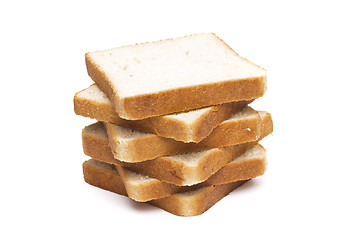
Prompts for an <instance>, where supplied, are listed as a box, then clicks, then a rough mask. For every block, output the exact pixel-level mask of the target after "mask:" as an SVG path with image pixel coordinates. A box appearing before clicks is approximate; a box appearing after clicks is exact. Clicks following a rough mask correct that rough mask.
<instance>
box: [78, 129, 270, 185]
mask: <svg viewBox="0 0 360 240" xmlns="http://www.w3.org/2000/svg"><path fill="white" fill-rule="evenodd" d="M97 124H99V123H97ZM264 131H266V132H269V130H266V129H264ZM267 134H269V133H267ZM265 136H266V135H263V136H262V137H265ZM82 140H83V149H84V153H85V154H86V155H88V156H90V157H92V158H94V159H97V160H99V161H103V162H107V163H111V164H117V165H121V166H123V167H126V168H128V169H131V170H133V171H135V172H139V173H142V174H144V175H148V176H151V177H154V178H157V179H159V180H162V181H165V182H168V183H172V184H175V185H179V186H181V185H183V184H184V180H185V177H184V174H185V173H186V171H185V169H186V166H185V165H184V164H183V163H181V162H180V161H174V160H172V159H171V158H169V157H159V158H156V159H152V160H148V161H143V162H138V163H125V162H121V161H119V160H117V159H115V158H114V157H113V155H112V152H111V149H110V146H109V141H108V140H107V138H106V137H105V138H101V137H98V136H96V135H91V134H87V133H86V131H83V134H82ZM256 143H257V142H249V143H244V144H240V145H235V146H230V147H226V148H223V149H220V150H219V151H217V157H218V159H219V162H220V163H221V164H222V166H224V165H225V164H226V163H228V162H230V161H231V160H232V159H234V158H235V157H236V156H238V155H240V154H242V153H244V152H245V151H246V150H247V149H249V148H251V147H253V146H255V145H256ZM223 154H226V155H223ZM213 160H216V157H215V158H214V157H211V156H210V157H206V158H203V159H202V162H201V164H202V166H206V165H208V164H209V161H213ZM209 166H211V165H209ZM219 166H220V165H219V164H218V165H217V166H216V168H210V169H209V168H207V169H206V168H205V169H204V170H203V169H200V171H199V172H198V173H197V174H198V175H199V176H201V178H202V180H203V181H204V180H206V179H207V178H209V177H210V176H211V174H212V173H214V172H216V171H217V170H218V169H219ZM208 170H211V171H208ZM202 171H203V172H202Z"/></svg>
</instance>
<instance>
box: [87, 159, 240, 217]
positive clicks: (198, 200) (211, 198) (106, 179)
mask: <svg viewBox="0 0 360 240" xmlns="http://www.w3.org/2000/svg"><path fill="white" fill-rule="evenodd" d="M83 173H84V180H85V182H87V183H88V184H90V185H93V186H95V187H99V188H102V189H104V190H108V191H111V192H114V193H118V194H121V195H125V196H127V192H126V189H125V186H124V184H123V182H122V179H121V177H120V176H119V174H118V173H117V171H116V169H115V168H114V167H113V166H112V165H110V164H107V163H102V162H98V161H96V160H94V159H91V160H88V161H86V162H84V163H83ZM245 182H246V181H238V182H232V183H227V184H222V185H216V186H209V187H203V188H200V189H197V190H194V191H188V192H183V193H177V194H174V195H171V196H169V197H165V198H161V199H155V200H152V201H149V202H147V203H149V204H151V205H154V206H157V207H159V208H162V209H164V210H165V211H168V212H170V213H172V214H175V215H178V216H196V215H200V214H202V213H204V212H205V211H207V210H208V209H209V208H211V207H212V206H213V205H214V204H215V203H216V202H218V201H219V200H221V199H222V198H223V197H225V196H226V195H227V194H229V193H230V192H231V191H232V190H234V189H235V188H237V187H239V186H240V185H242V184H244V183H245ZM138 204H142V203H138Z"/></svg>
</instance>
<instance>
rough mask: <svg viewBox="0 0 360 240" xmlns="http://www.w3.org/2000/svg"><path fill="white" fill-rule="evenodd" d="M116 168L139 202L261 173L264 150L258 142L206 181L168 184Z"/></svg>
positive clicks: (133, 197) (262, 172) (264, 159)
mask: <svg viewBox="0 0 360 240" xmlns="http://www.w3.org/2000/svg"><path fill="white" fill-rule="evenodd" d="M115 168H116V169H117V171H118V173H119V175H120V176H121V179H122V181H123V183H124V185H125V188H126V192H127V194H128V196H129V197H130V198H132V199H134V200H135V201H138V202H147V201H150V200H153V199H159V198H164V197H167V196H170V195H172V194H175V193H180V192H186V191H191V190H195V189H199V188H201V187H207V186H212V185H221V184H225V183H230V182H236V181H240V180H247V179H251V178H256V177H258V176H261V175H263V174H264V172H265V169H266V151H265V149H264V148H263V147H262V146H261V145H260V144H257V145H256V146H255V147H253V148H250V149H248V150H247V151H246V152H245V153H244V154H242V155H240V156H239V157H237V158H235V159H234V160H232V161H231V162H229V163H228V164H226V165H225V166H224V167H222V168H221V169H220V170H219V171H217V172H216V173H215V174H214V175H212V176H211V177H210V178H208V179H207V180H206V181H204V182H201V183H198V184H195V185H192V186H177V185H174V184H170V183H167V182H164V181H160V180H158V179H156V178H152V177H149V176H146V175H143V174H141V173H137V172H134V171H131V170H129V169H126V168H125V167H122V166H119V165H115Z"/></svg>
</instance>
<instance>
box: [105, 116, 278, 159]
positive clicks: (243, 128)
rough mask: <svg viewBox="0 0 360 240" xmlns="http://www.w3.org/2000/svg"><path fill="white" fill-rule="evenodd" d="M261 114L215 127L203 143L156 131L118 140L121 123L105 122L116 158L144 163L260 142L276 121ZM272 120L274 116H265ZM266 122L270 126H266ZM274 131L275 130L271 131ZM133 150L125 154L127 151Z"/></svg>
mask: <svg viewBox="0 0 360 240" xmlns="http://www.w3.org/2000/svg"><path fill="white" fill-rule="evenodd" d="M261 121H262V119H261V118H260V116H259V114H258V115H257V117H256V118H249V119H241V120H238V121H225V122H222V123H221V124H220V125H219V126H218V127H217V128H215V129H214V130H213V131H212V132H211V134H210V135H209V136H208V137H206V138H205V139H204V140H202V141H201V142H199V143H184V142H180V141H175V140H174V139H170V138H163V137H160V136H157V135H154V134H151V135H147V136H146V137H141V138H136V139H133V140H131V141H128V142H126V144H127V145H126V150H125V147H124V146H122V145H121V144H122V142H121V143H120V142H119V141H117V137H116V134H115V129H116V128H117V126H115V125H112V124H110V123H105V124H104V125H105V126H106V129H107V133H108V136H109V142H110V147H111V149H112V152H113V154H114V157H115V158H116V159H119V160H121V161H124V162H142V161H145V160H150V159H154V158H157V157H161V156H166V155H175V154H180V153H186V152H194V151H200V150H206V149H211V148H219V147H227V146H232V145H238V144H241V143H245V142H250V141H257V140H258V139H259V137H260V136H261V134H260V132H261V129H262V128H264V127H270V126H268V125H271V127H272V123H262V122H261ZM264 121H266V122H271V121H272V120H271V116H270V117H266V119H265V118H264ZM264 124H266V126H264ZM269 131H272V130H269ZM125 151H126V153H129V154H128V155H126V156H125V155H124V154H123V153H124V152H125Z"/></svg>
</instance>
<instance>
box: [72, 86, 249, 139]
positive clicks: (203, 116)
mask: <svg viewBox="0 0 360 240" xmlns="http://www.w3.org/2000/svg"><path fill="white" fill-rule="evenodd" d="M250 102H251V101H240V102H231V103H224V104H221V105H217V106H211V107H206V108H202V109H196V110H191V111H188V112H182V113H174V114H169V115H164V116H159V117H152V118H146V119H142V120H126V119H123V118H120V117H119V115H118V114H117V113H116V112H115V109H114V108H113V106H112V104H111V102H110V100H109V98H108V97H107V96H106V94H105V93H104V92H102V91H101V90H100V89H99V87H98V86H97V85H96V84H93V85H91V86H90V87H88V88H86V89H84V90H82V91H80V92H78V93H76V94H75V96H74V111H75V113H76V114H78V115H81V116H84V117H90V118H95V119H96V120H98V121H103V122H109V123H113V124H116V125H120V126H123V127H128V128H131V129H136V130H140V131H144V132H148V133H153V134H156V135H158V136H162V137H166V138H173V139H175V140H177V141H182V142H200V141H201V140H203V139H204V138H205V137H207V136H208V135H209V134H210V133H211V131H212V130H213V129H214V128H215V127H217V126H218V125H219V124H220V123H221V122H222V121H224V120H226V119H228V118H229V117H231V116H232V115H233V114H235V113H236V112H238V111H240V110H242V109H243V108H244V107H245V106H246V105H247V104H248V103H250Z"/></svg>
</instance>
